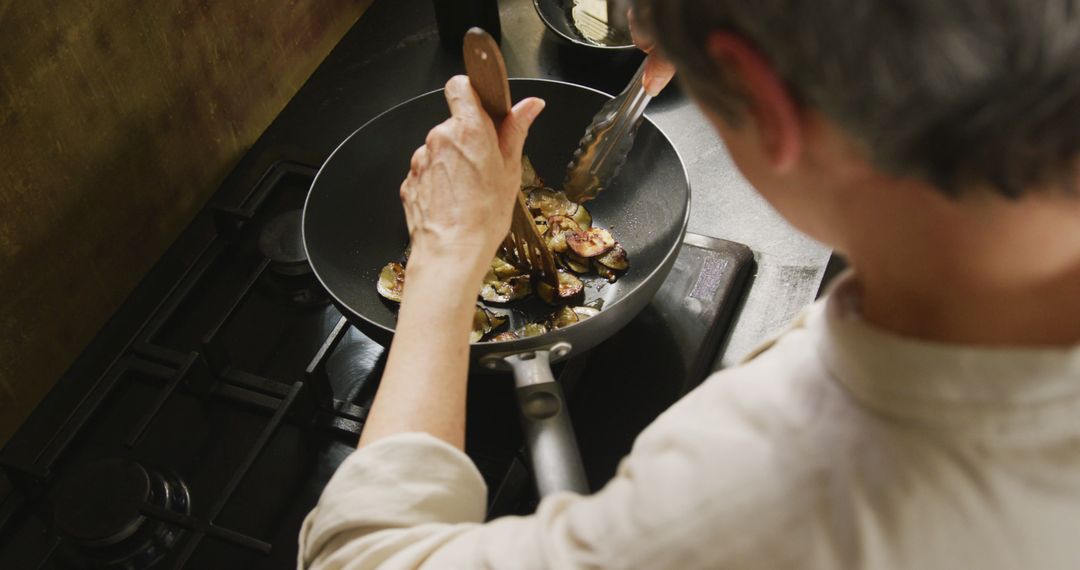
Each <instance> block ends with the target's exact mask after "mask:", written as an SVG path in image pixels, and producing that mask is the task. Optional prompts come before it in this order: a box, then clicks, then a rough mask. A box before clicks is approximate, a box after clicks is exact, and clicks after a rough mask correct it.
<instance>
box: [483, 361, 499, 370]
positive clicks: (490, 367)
mask: <svg viewBox="0 0 1080 570" xmlns="http://www.w3.org/2000/svg"><path fill="white" fill-rule="evenodd" d="M497 366H498V364H495V361H493V360H489V361H487V362H485V363H484V367H485V368H487V369H488V370H495V368H496V367H497Z"/></svg>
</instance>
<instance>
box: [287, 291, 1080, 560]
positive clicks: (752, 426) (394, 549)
mask: <svg viewBox="0 0 1080 570" xmlns="http://www.w3.org/2000/svg"><path fill="white" fill-rule="evenodd" d="M856 304H857V293H856V288H855V287H854V284H853V279H852V278H850V277H849V278H847V279H845V280H843V281H842V282H841V283H840V284H839V286H838V287H837V288H836V289H835V290H834V292H833V294H831V295H830V296H829V297H828V298H827V300H826V301H824V302H819V303H817V304H815V305H813V306H811V307H810V308H809V309H808V310H807V311H806V312H805V313H804V314H803V316H802V317H801V318H800V319H799V320H798V321H797V322H796V323H795V324H794V325H793V326H792V328H790V329H789V330H788V331H787V332H785V333H784V334H782V335H781V336H780V337H778V338H777V339H776V340H775V341H773V342H771V343H769V344H767V345H766V346H765V347H764V348H762V349H761V350H760V351H759V352H758V353H757V354H756V355H754V356H753V357H752V359H751V360H750V361H749V362H747V363H746V364H744V365H742V366H739V367H737V368H732V369H729V370H725V371H723V372H719V373H717V374H714V375H713V376H712V377H711V378H709V379H708V380H707V381H706V382H704V383H703V384H702V385H701V386H700V387H698V388H697V389H695V390H694V391H693V392H691V393H690V394H688V395H687V396H685V397H684V398H683V399H682V400H680V401H679V402H677V403H676V404H675V405H673V406H672V407H671V408H670V409H668V410H667V411H666V412H664V413H663V414H662V415H661V416H660V417H659V418H657V420H656V421H655V422H654V423H653V424H652V425H651V426H649V427H648V428H647V429H646V430H645V431H644V432H642V433H641V435H640V436H639V437H638V439H637V441H636V442H635V444H634V447H633V450H632V452H631V453H630V455H629V456H627V457H626V458H625V459H624V460H623V461H622V463H621V465H620V467H619V469H618V472H617V474H616V476H615V477H614V479H612V480H611V481H610V482H609V483H608V484H607V485H606V486H605V487H604V488H603V489H601V490H599V491H598V492H596V493H595V494H592V495H589V496H580V495H576V494H571V493H560V494H556V495H553V496H549V497H546V498H545V499H544V500H543V501H542V502H541V503H540V506H539V507H538V509H537V512H536V513H535V514H534V515H531V516H527V517H503V518H500V519H497V520H494V521H491V522H489V523H486V524H483V518H484V510H485V498H486V490H485V485H484V482H483V480H482V479H481V477H480V474H479V472H478V471H477V470H476V467H475V466H474V465H473V464H472V462H471V461H470V460H469V458H468V457H467V456H466V455H465V454H464V453H462V452H461V451H459V450H457V449H455V448H454V447H452V446H450V445H448V444H446V443H444V442H442V441H440V440H437V439H435V438H434V437H432V436H430V435H425V434H419V433H413V434H401V435H396V436H392V437H388V438H385V439H383V440H380V441H378V442H376V443H374V444H371V445H368V446H366V447H364V448H363V449H360V450H358V451H356V452H355V453H353V454H352V455H351V456H350V457H348V458H347V459H346V460H345V461H344V463H342V465H341V466H340V468H339V469H338V471H337V473H336V474H335V475H334V477H333V478H332V479H331V481H330V482H329V484H328V485H327V486H326V489H325V490H324V491H323V494H322V497H321V499H320V501H319V503H318V505H317V506H316V507H315V509H313V510H312V512H311V513H310V514H309V515H308V517H307V519H306V520H305V522H304V525H303V528H302V529H301V534H300V553H299V564H300V565H301V566H302V567H309V568H316V569H338V568H341V569H346V568H347V569H361V568H375V567H379V568H435V569H449V568H468V569H472V568H499V569H502V568H508V569H516V568H557V569H571V568H644V569H664V568H677V569H689V568H737V569H768V570H774V569H783V568H799V569H816V568H872V569H894V568H895V569H901V568H903V569H921V570H929V569H937V568H941V569H954V568H955V569H969V568H970V569H980V570H985V569H997V568H1001V569H1014V568H1015V569H1041V570H1049V569H1062V570H1065V569H1068V570H1077V569H1080V346H1076V347H1071V348H1063V349H990V348H979V347H970V346H958V345H946V344H938V343H931V342H923V341H919V340H914V339H910V338H904V337H899V336H896V335H893V334H890V333H888V332H886V331H883V330H880V329H878V328H875V327H873V326H871V325H869V324H868V323H866V322H864V321H863V320H861V319H860V317H859V314H858V310H857V307H856V306H855V305H856Z"/></svg>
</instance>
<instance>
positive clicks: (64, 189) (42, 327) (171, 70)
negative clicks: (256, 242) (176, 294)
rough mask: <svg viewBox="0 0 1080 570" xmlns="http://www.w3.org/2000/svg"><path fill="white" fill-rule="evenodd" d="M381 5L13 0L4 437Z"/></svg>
mask: <svg viewBox="0 0 1080 570" xmlns="http://www.w3.org/2000/svg"><path fill="white" fill-rule="evenodd" d="M370 2H371V0H308V1H306V2H302V1H295V0H293V1H290V0H276V1H265V0H262V1H260V0H229V1H227V2H214V1H210V0H155V1H153V2H147V1H144V0H112V1H104V2H103V1H100V0H52V1H38V0H34V1H24V0H0V443H3V442H4V441H6V440H7V439H8V437H9V436H10V434H11V433H12V432H13V431H14V430H15V429H16V428H17V426H18V425H19V424H21V422H22V420H23V419H24V418H25V416H26V415H27V413H28V412H29V411H30V410H31V409H33V407H34V405H35V404H36V403H37V402H38V401H39V400H40V398H41V397H42V396H43V395H44V394H45V393H46V392H47V391H48V390H49V388H50V387H52V385H53V383H54V382H55V381H56V380H57V378H58V377H59V376H60V375H61V374H62V373H63V372H64V370H65V369H66V368H67V367H68V366H69V365H70V363H71V361H72V360H73V359H74V358H75V356H77V355H78V353H79V351H80V350H82V348H83V347H85V345H86V344H87V342H88V341H89V340H90V339H91V338H92V337H93V335H94V333H95V332H96V331H97V330H98V328H99V327H100V326H101V325H102V324H103V323H104V322H105V320H106V319H107V318H108V317H109V316H110V315H111V314H112V313H113V311H115V309H116V307H117V306H118V305H119V304H120V303H121V302H122V301H123V299H124V298H125V296H126V295H127V294H128V293H129V292H130V291H131V289H132V288H133V287H134V285H135V283H136V282H137V281H138V279H139V278H140V277H141V276H142V275H143V274H144V273H145V272H146V271H147V269H149V267H150V266H151V265H152V264H153V262H154V261H155V260H156V259H157V258H158V256H160V254H161V253H162V252H164V250H165V248H166V247H167V246H168V244H169V243H171V242H172V240H173V239H174V238H175V237H176V235H177V234H178V233H179V232H180V230H181V229H183V227H184V226H185V225H186V224H187V222H188V221H189V220H190V219H191V218H192V217H193V215H194V214H195V212H196V211H197V210H198V208H199V207H200V206H201V205H202V204H203V203H204V202H205V200H206V199H207V198H208V197H209V195H210V194H211V193H212V192H213V190H214V189H215V188H216V187H217V185H218V184H219V183H220V182H221V180H222V179H223V178H224V176H225V174H226V173H228V171H229V169H230V168H231V167H232V165H233V164H234V163H235V161H236V160H237V159H238V158H239V157H240V156H241V155H242V154H243V153H244V151H245V150H246V149H247V148H248V147H249V146H250V145H251V144H252V142H254V141H255V139H256V138H257V137H258V136H259V134H260V133H261V132H262V131H263V130H264V129H265V128H266V126H267V125H268V124H269V123H270V121H271V120H272V119H273V117H274V116H275V115H276V114H277V113H278V111H280V109H281V108H282V107H283V106H284V104H285V103H286V102H287V101H288V100H289V98H290V97H292V95H293V94H294V93H295V92H296V91H297V89H298V88H299V87H300V85H301V84H302V83H303V82H304V81H305V80H306V79H307V77H308V76H309V75H310V74H311V72H312V71H313V70H314V69H315V67H316V66H317V65H318V63H319V62H320V61H322V59H323V58H324V57H325V56H326V54H327V53H328V52H329V51H330V49H331V48H332V47H333V46H334V45H335V44H336V43H337V41H338V40H339V39H340V38H341V36H342V35H343V34H344V32H345V31H346V30H347V29H348V28H349V27H350V26H351V25H352V24H353V22H355V20H356V18H358V17H359V16H360V14H362V13H363V11H364V10H365V9H366V7H367V6H368V5H369V4H370Z"/></svg>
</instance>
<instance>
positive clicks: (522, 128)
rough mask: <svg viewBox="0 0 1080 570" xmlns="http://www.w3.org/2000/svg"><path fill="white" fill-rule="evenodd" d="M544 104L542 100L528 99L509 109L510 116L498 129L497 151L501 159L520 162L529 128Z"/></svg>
mask: <svg viewBox="0 0 1080 570" xmlns="http://www.w3.org/2000/svg"><path fill="white" fill-rule="evenodd" d="M545 105H546V103H545V102H544V100H543V99H538V98H536V97H529V98H528V99H524V100H522V101H520V102H518V104H517V105H514V108H513V109H510V114H509V115H507V116H506V119H504V120H503V122H502V125H501V126H500V127H499V149H500V150H501V151H502V155H503V158H504V159H506V160H510V161H520V160H521V150H522V148H524V147H525V138H526V137H527V136H528V135H529V127H531V126H532V124H533V121H535V120H536V116H537V115H539V114H540V111H543V110H544V106H545Z"/></svg>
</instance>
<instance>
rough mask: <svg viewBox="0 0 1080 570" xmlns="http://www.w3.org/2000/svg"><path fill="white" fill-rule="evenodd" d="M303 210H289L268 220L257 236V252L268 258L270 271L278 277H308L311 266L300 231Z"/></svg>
mask: <svg viewBox="0 0 1080 570" xmlns="http://www.w3.org/2000/svg"><path fill="white" fill-rule="evenodd" d="M302 217H303V210H289V211H288V212H282V213H281V214H278V215H277V216H275V217H273V218H271V219H270V221H269V222H267V223H266V225H265V226H263V229H262V233H261V234H259V252H260V253H262V254H263V255H265V256H266V257H268V258H270V269H271V270H272V271H274V272H275V273H278V274H280V275H308V274H310V273H311V272H312V271H311V265H310V264H309V263H308V259H307V252H306V251H305V250H304V239H303V235H302V233H301V231H300V223H301V218H302Z"/></svg>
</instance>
